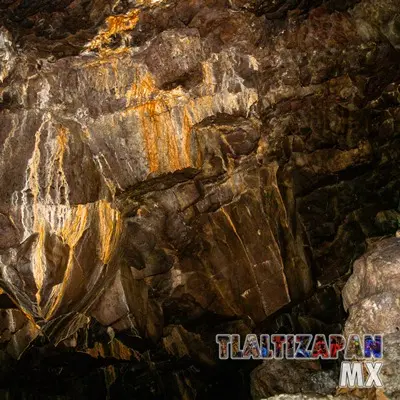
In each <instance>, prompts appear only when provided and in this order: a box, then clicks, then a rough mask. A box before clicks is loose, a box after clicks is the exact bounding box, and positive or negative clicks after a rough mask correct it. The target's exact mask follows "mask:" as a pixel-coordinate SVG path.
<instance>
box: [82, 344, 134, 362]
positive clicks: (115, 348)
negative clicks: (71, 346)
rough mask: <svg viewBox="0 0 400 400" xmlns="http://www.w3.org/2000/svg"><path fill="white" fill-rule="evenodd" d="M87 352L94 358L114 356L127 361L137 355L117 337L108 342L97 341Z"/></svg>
mask: <svg viewBox="0 0 400 400" xmlns="http://www.w3.org/2000/svg"><path fill="white" fill-rule="evenodd" d="M86 353H88V354H89V355H90V356H92V357H94V358H106V357H113V358H116V359H117V360H126V361H129V360H130V359H131V357H132V356H134V355H135V353H134V352H133V351H132V350H131V349H129V348H128V347H127V346H125V345H124V344H123V343H121V342H120V341H119V340H117V339H114V340H112V341H111V342H110V343H108V344H105V343H99V342H95V344H94V347H92V348H90V349H88V350H86Z"/></svg>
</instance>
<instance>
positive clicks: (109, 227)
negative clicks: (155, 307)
mask: <svg viewBox="0 0 400 400" xmlns="http://www.w3.org/2000/svg"><path fill="white" fill-rule="evenodd" d="M96 222H97V223H98V227H97V229H95V227H94V226H93V224H94V223H96ZM88 229H95V231H97V232H98V242H99V254H98V259H99V261H100V262H101V263H103V264H106V263H108V262H109V261H110V259H111V256H112V254H113V252H114V250H115V248H116V247H117V243H118V239H119V237H120V234H121V231H122V221H121V217H120V213H119V212H118V211H117V210H114V209H113V208H112V207H111V205H110V204H109V203H107V202H106V201H104V200H100V201H98V202H97V203H94V204H85V205H78V206H76V207H74V208H73V209H72V210H71V211H70V217H69V218H68V219H67V221H66V222H65V224H64V226H63V227H62V229H61V230H60V231H59V232H58V235H59V236H60V237H61V238H62V240H63V242H64V243H66V244H67V245H68V246H69V255H68V263H67V268H66V271H65V274H64V277H63V282H62V284H61V285H60V287H59V288H58V290H57V293H56V296H55V297H54V298H53V300H52V304H51V306H50V307H49V311H48V312H47V313H46V316H45V317H46V319H50V318H51V317H53V316H54V315H55V313H56V311H57V309H58V307H59V306H60V304H61V301H62V299H63V297H64V295H65V292H66V290H67V288H68V285H69V283H70V277H71V274H72V272H73V270H74V268H81V267H80V266H79V264H78V263H77V262H76V257H75V252H76V247H77V245H78V244H79V243H80V241H81V240H82V238H83V236H84V232H85V231H86V230H88Z"/></svg>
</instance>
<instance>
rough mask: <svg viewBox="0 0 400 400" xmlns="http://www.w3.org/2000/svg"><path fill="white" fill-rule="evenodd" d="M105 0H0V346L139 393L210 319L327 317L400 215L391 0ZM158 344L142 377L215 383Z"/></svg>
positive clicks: (221, 327)
mask: <svg viewBox="0 0 400 400" xmlns="http://www.w3.org/2000/svg"><path fill="white" fill-rule="evenodd" d="M111 3H112V4H110V2H105V1H101V0H99V1H84V0H75V1H70V0H65V1H56V2H49V1H44V0H40V1H39V0H36V1H32V2H27V1H13V0H1V1H0V10H1V16H0V23H1V24H2V27H1V28H0V29H1V30H0V121H1V124H0V152H1V154H0V165H1V167H0V187H1V191H0V232H1V235H0V286H1V290H2V293H1V294H0V297H1V299H0V300H1V302H0V303H1V304H0V305H1V307H2V309H3V311H2V318H1V326H2V328H1V330H2V335H1V339H0V341H1V351H2V352H1V357H2V359H3V360H4V363H3V364H5V365H9V366H12V368H11V367H10V368H8V371H14V369H13V368H16V369H17V370H18V368H22V370H23V368H31V366H32V363H34V361H32V360H35V359H40V360H42V358H43V359H45V360H53V361H51V362H54V363H55V364H56V365H57V367H55V366H52V367H51V368H50V367H49V368H50V369H49V370H48V371H47V372H45V373H44V376H46V377H47V376H51V377H53V378H54V374H57V371H59V369H57V368H59V364H60V362H61V363H62V361H60V360H63V357H66V358H68V357H72V358H71V360H81V358H80V357H81V356H82V357H84V358H82V360H84V361H82V360H81V361H74V362H82V365H86V367H85V368H87V370H88V371H90V373H87V375H88V376H89V378H87V379H89V381H90V379H93V381H90V382H92V383H90V382H89V381H84V382H83V383H82V388H83V389H82V390H83V391H84V390H86V389H85V388H87V387H90V386H93V382H97V383H96V385H98V388H99V389H98V390H99V391H100V393H101V394H100V395H99V396H100V397H101V396H102V395H103V394H102V393H103V392H104V393H105V392H107V393H108V395H110V393H111V392H112V390H114V391H115V390H116V391H117V392H116V393H118V394H117V395H118V396H125V395H127V393H128V394H132V393H136V392H135V391H136V390H139V391H140V393H147V394H149V393H151V390H150V389H149V388H148V387H147V386H146V385H148V384H149V383H148V382H152V380H151V379H150V378H148V376H153V372H146V373H145V374H144V375H145V376H147V378H146V379H147V380H146V379H144V381H143V382H144V383H143V382H142V381H141V380H140V379H137V382H138V383H137V385H136V386H135V385H133V387H132V388H128V389H127V388H126V384H124V383H121V382H122V381H121V380H123V379H125V378H124V376H125V374H128V376H129V374H133V375H132V376H135V377H136V378H137V375H140V373H141V372H140V371H142V370H146V371H153V370H154V368H155V370H158V371H160V368H161V370H162V368H163V367H162V366H161V367H154V368H153V367H149V365H158V364H157V362H158V361H154V360H161V361H160V363H161V364H162V362H164V361H165V360H166V359H168V360H181V359H182V357H183V358H184V359H185V360H187V362H186V363H187V365H186V364H185V367H184V368H183V367H182V368H183V371H186V369H185V368H187V366H191V367H193V365H194V366H195V367H193V368H200V370H202V368H206V369H207V368H211V369H212V368H217V366H216V360H215V358H216V356H215V348H214V347H215V344H214V338H213V335H214V333H216V332H218V331H229V330H232V332H237V331H239V330H240V331H241V332H246V330H251V329H256V328H257V327H260V326H265V327H267V329H276V330H278V329H280V328H282V327H283V328H285V326H286V327H287V326H292V327H293V324H300V326H301V324H302V323H301V321H303V325H302V326H303V327H304V326H307V327H310V324H311V325H313V324H314V325H315V324H317V326H320V325H318V324H320V323H321V324H323V325H324V324H325V325H324V326H325V327H326V326H327V324H328V325H329V324H332V323H338V324H340V322H341V321H342V318H343V314H342V312H341V310H340V289H341V287H342V285H343V282H344V281H345V279H346V276H347V275H348V273H349V272H350V269H351V263H352V261H353V260H354V259H355V258H356V257H358V256H359V255H360V254H361V253H362V252H363V251H364V249H365V243H366V239H367V238H369V237H373V236H379V235H385V234H391V233H393V232H395V231H396V229H397V228H398V224H399V216H400V214H399V203H400V198H399V197H400V193H399V185H398V183H399V177H400V170H399V168H398V161H399V155H400V141H399V122H400V106H399V102H400V94H399V87H400V86H399V83H400V72H399V69H398V65H399V48H400V25H399V24H400V20H399V14H398V12H399V8H400V6H399V5H398V2H397V1H396V0H385V1H379V0H363V1H339V2H337V1H326V2H324V1H311V0H309V1H304V0H303V1H242V0H231V1H223V0H207V1H197V0H190V1H172V0H171V1H170V0H164V1H160V0H158V1H146V0H141V1H128V0H126V1H123V0H121V1H116V2H111ZM282 315H284V316H285V317H282ZM294 316H295V319H296V322H293V318H294ZM276 318H278V320H277V319H276ZM285 318H286V319H289V320H290V322H288V323H286V322H285ZM277 321H278V322H277ZM304 321H307V322H304ZM263 324H264V325H263ZM285 324H286V325H285ZM310 329H312V328H310ZM35 352H36V353H35ZM39 354H40V355H39ZM66 354H68V356H66ZM74 357H76V359H75V358H74ZM157 357H159V359H158V358H157ZM18 359H19V362H17V361H15V360H18ZM57 360H58V361H57ZM46 362H47V361H46ZM168 362H170V361H168ZM85 363H86V364H85ZM46 365H47V364H46ZM126 365H128V366H129V367H126ZM132 365H133V366H132ZM144 365H145V366H144ZM171 365H174V367H172V369H173V372H170V371H167V372H166V373H165V374H166V375H168V374H169V375H168V377H167V378H165V379H166V380H165V379H164V378H162V379H161V381H160V382H157V381H156V382H155V383H154V382H153V384H152V385H153V386H154V387H155V388H156V389H154V390H155V394H154V393H153V394H154V396H156V395H157V393H158V392H163V391H167V392H168V391H169V390H171V392H168V393H175V394H174V395H176V396H178V397H180V396H182V397H184V396H187V398H191V396H193V393H195V392H197V393H203V392H202V391H204V390H205V389H204V387H209V386H210V385H211V384H210V383H209V382H210V378H209V377H206V378H203V377H201V378H200V379H199V380H200V381H201V383H195V384H194V383H193V380H191V378H190V379H189V378H188V376H187V374H188V372H182V368H181V367H179V365H178V364H173V363H172V364H171ZM176 365H178V366H176ZM38 368H39V367H38ZM126 368H128V372H126V371H127V370H126ZM152 368H153V369H152ZM174 368H175V369H176V368H177V370H176V371H175V369H174ZM67 370H68V368H67V367H65V368H64V369H63V370H62V371H63V372H60V373H59V377H58V378H57V379H60V380H61V381H62V382H64V381H65V380H66V379H67V378H66V376H68V377H69V376H70V374H72V375H74V374H75V375H77V376H78V375H80V373H79V372H76V371H75V372H65V371H67ZM38 371H39V372H40V371H41V372H40V373H39V372H38V374H39V375H40V374H43V371H42V370H41V369H40V368H39V370H38ZM121 371H123V372H121ZM137 371H139V372H137ZM202 371H203V370H202ZM232 373H234V372H232ZM4 374H5V375H4ZM205 374H206V373H205ZM161 375H162V376H164V375H163V374H162V373H161ZM189 375H190V373H189ZM200 375H201V374H200ZM3 376H4V377H5V378H3V379H4V382H6V381H7V380H8V379H9V375H7V371H3ZM60 376H61V377H60ZM136 378H135V379H136ZM132 379H133V378H132ZM221 379H223V378H221ZM197 380H198V378H195V379H194V381H196V382H197ZM204 381H205V382H206V383H204ZM17 382H18V380H17ZM99 382H100V383H99ZM118 382H119V383H118ZM165 382H168V383H165ZM113 384H114V385H113ZM18 385H19V383H17V384H16V386H18ZM28 385H30V383H28ZM43 385H44V383H43ZM124 385H125V386H124ZM196 385H197V386H196ZM207 385H208V386H207ZM211 386H212V385H211ZM61 387H62V385H61ZM113 387H114V389H113ZM110 388H111V389H110ZM122 388H123V389H122ZM60 390H61V392H60V393H58V394H65V393H70V392H69V391H70V390H72V389H70V388H67V387H65V388H63V389H60ZM63 390H64V392H63ZM102 390H103V392H102ZM110 390H111V392H110ZM118 390H122V391H125V390H126V391H127V392H126V393H125V392H121V393H122V394H121V393H120V392H118ZM130 390H131V392H129V391H130ZM114 395H115V394H114ZM149 396H150V394H149ZM98 398H99V397H98ZM150 398H151V397H150Z"/></svg>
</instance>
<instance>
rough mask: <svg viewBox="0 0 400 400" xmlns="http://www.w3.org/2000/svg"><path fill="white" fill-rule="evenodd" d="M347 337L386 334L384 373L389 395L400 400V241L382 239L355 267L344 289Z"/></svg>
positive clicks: (396, 238) (397, 238) (387, 394)
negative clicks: (372, 333)
mask: <svg viewBox="0 0 400 400" xmlns="http://www.w3.org/2000/svg"><path fill="white" fill-rule="evenodd" d="M343 301H344V306H345V308H348V309H349V318H348V319H347V321H346V324H345V334H350V333H357V334H364V333H367V332H380V333H382V334H384V342H383V350H384V358H383V362H384V364H383V367H382V372H381V377H382V382H383V385H384V390H385V395H386V396H387V397H388V398H389V399H399V398H400V378H399V372H398V371H399V368H400V238H399V237H394V238H380V239H377V240H373V241H372V242H371V243H370V246H369V249H368V252H367V253H366V254H364V255H363V256H362V257H360V258H359V259H358V260H357V261H356V262H355V263H354V271H353V274H352V275H351V277H350V278H349V280H348V281H347V283H346V285H345V287H344V289H343Z"/></svg>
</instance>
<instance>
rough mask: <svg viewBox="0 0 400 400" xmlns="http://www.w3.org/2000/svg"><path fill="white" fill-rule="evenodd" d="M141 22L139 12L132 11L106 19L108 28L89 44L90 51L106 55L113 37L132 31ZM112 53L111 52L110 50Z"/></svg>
mask: <svg viewBox="0 0 400 400" xmlns="http://www.w3.org/2000/svg"><path fill="white" fill-rule="evenodd" d="M138 21H139V11H138V10H131V11H129V12H128V13H127V14H121V15H115V16H110V17H108V18H107V19H106V28H105V29H103V30H101V31H100V32H99V34H98V35H97V36H96V37H95V38H94V39H93V40H92V41H91V42H90V43H89V44H88V46H87V47H88V49H89V50H99V51H100V52H102V53H103V54H104V52H107V49H105V47H106V46H107V45H109V44H110V43H111V40H112V37H113V36H114V35H117V34H122V33H124V32H126V31H130V30H132V29H133V28H134V27H135V26H136V24H137V22H138ZM108 51H110V50H108Z"/></svg>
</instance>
